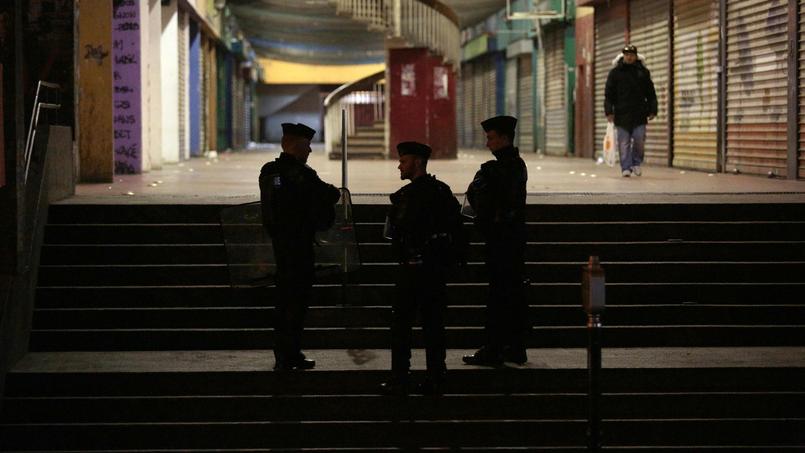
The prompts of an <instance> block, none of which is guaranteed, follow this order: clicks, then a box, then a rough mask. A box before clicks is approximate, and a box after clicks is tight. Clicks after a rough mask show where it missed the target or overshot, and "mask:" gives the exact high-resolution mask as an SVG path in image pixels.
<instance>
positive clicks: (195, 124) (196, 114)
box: [188, 21, 203, 156]
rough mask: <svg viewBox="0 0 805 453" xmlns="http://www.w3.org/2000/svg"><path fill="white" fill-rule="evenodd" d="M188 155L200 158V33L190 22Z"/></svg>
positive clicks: (195, 25)
mask: <svg viewBox="0 0 805 453" xmlns="http://www.w3.org/2000/svg"><path fill="white" fill-rule="evenodd" d="M189 77H190V80H189V81H188V87H189V90H190V99H189V101H190V155H191V156H201V154H202V153H203V150H202V149H201V108H202V107H201V102H202V99H201V33H199V30H198V24H197V23H196V22H195V21H190V71H189Z"/></svg>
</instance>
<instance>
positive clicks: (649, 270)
mask: <svg viewBox="0 0 805 453" xmlns="http://www.w3.org/2000/svg"><path fill="white" fill-rule="evenodd" d="M583 264H584V263H583V262H528V263H526V271H525V276H526V278H528V279H530V280H531V281H532V282H540V283H571V282H577V281H579V279H580V272H581V267H582V265H583ZM603 265H604V269H605V270H606V278H607V282H611V283H649V282H651V283H681V282H691V281H700V282H712V283H737V282H759V283H782V282H790V283H796V282H801V281H802V275H805V262H803V261H790V262H752V261H734V262H731V261H717V262H702V261H674V262H604V263H603ZM396 270H397V265H394V264H390V263H364V264H363V265H362V266H361V268H360V269H358V270H356V271H355V272H354V273H353V274H352V275H351V276H350V282H353V283H356V284H358V283H367V284H377V283H387V284H389V283H394V282H395V272H396ZM485 277H486V273H485V266H484V265H483V263H481V262H472V263H469V264H467V265H466V266H464V267H463V268H460V269H454V270H452V271H451V272H450V273H449V275H448V278H447V281H448V282H451V283H479V282H483V281H485V279H486V278H485ZM340 281H341V279H340V277H323V278H320V279H319V282H320V283H337V282H340ZM228 282H229V274H228V269H227V266H226V265H225V264H178V265H167V264H166V265H75V266H73V265H42V266H41V267H40V273H39V286H40V287H47V286H137V285H146V286H153V285H166V286H176V285H225V284H227V283H228Z"/></svg>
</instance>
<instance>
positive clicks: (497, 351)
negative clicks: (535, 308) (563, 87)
mask: <svg viewBox="0 0 805 453" xmlns="http://www.w3.org/2000/svg"><path fill="white" fill-rule="evenodd" d="M516 125H517V119H516V118H514V117H511V116H497V117H494V118H490V119H488V120H486V121H484V122H482V123H481V126H482V127H483V129H484V132H485V133H486V146H487V148H489V150H490V151H492V154H493V155H494V156H495V160H490V161H488V162H486V163H484V164H483V165H481V169H480V170H479V171H478V173H476V174H475V178H474V179H473V181H472V183H470V186H469V188H468V189H467V199H468V201H469V202H470V205H471V206H472V208H473V210H474V211H475V213H476V217H475V225H476V227H477V228H478V229H479V230H480V232H481V235H482V236H483V238H484V239H485V240H486V247H485V249H484V254H485V260H486V270H487V272H488V277H489V299H488V300H487V305H486V316H487V319H486V337H487V338H486V344H485V345H484V346H483V347H482V348H481V349H479V350H478V351H477V352H476V353H475V354H472V355H467V356H464V362H465V363H467V364H470V365H484V366H499V365H502V364H503V362H504V361H507V362H515V363H517V364H523V363H525V362H526V361H528V357H527V355H526V347H525V346H526V345H525V334H526V332H527V330H528V328H529V325H528V323H527V320H528V306H527V305H526V301H525V287H524V282H523V279H524V278H525V247H526V230H525V205H526V204H525V199H526V181H527V180H528V172H527V170H526V166H525V162H523V159H521V158H520V152H519V151H518V149H517V148H515V147H514V146H513V145H512V143H513V142H514V128H515V126H516Z"/></svg>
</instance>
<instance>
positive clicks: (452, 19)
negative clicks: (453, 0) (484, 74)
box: [330, 0, 461, 65]
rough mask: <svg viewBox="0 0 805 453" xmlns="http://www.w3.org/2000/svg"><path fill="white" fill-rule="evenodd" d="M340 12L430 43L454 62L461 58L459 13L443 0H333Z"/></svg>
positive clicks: (375, 27)
mask: <svg viewBox="0 0 805 453" xmlns="http://www.w3.org/2000/svg"><path fill="white" fill-rule="evenodd" d="M330 1H331V2H332V3H335V4H336V13H338V14H344V15H350V16H351V17H352V18H353V19H355V20H357V21H360V22H366V23H367V24H368V27H369V29H370V30H378V31H382V32H385V33H386V35H387V36H389V37H392V38H402V39H403V40H405V41H407V42H408V43H409V44H411V45H413V46H420V47H427V48H429V49H431V50H432V51H434V52H435V53H437V54H439V55H441V56H442V57H443V58H444V59H445V61H447V62H450V63H452V64H454V65H455V64H459V63H460V62H461V39H460V33H461V30H460V28H459V21H458V15H457V14H456V12H455V11H454V10H453V9H452V8H451V7H449V6H448V5H446V4H444V3H442V2H441V1H439V0H373V1H367V0H330Z"/></svg>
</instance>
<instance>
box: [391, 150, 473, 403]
mask: <svg viewBox="0 0 805 453" xmlns="http://www.w3.org/2000/svg"><path fill="white" fill-rule="evenodd" d="M397 151H398V153H399V155H400V165H399V166H398V167H397V168H399V170H400V179H408V180H410V181H411V182H410V183H409V184H407V185H406V186H404V187H403V188H402V189H400V190H398V191H397V192H395V193H393V194H392V195H391V197H390V198H391V208H390V209H389V217H388V223H387V226H388V228H387V231H386V236H387V237H388V238H390V239H391V240H392V249H393V253H394V255H395V258H396V259H397V261H398V263H399V267H398V269H397V295H396V299H395V301H394V305H393V313H392V324H391V337H392V339H391V343H392V345H391V371H392V380H391V381H389V382H386V383H384V384H383V388H382V391H383V393H385V394H392V395H404V394H407V393H408V391H409V376H408V370H409V368H410V366H411V363H410V361H411V327H412V325H413V323H414V319H415V318H416V314H417V311H418V312H419V313H420V316H421V319H422V328H423V331H424V336H425V350H426V362H427V371H426V378H425V381H424V383H423V384H422V385H421V386H420V390H421V392H422V393H424V394H430V395H438V394H441V392H442V385H443V382H444V376H445V371H446V366H445V340H444V312H445V309H446V305H447V301H446V298H447V295H446V291H445V279H446V273H447V271H448V269H449V268H450V266H451V265H452V264H454V263H455V262H456V261H462V260H463V250H464V243H465V239H464V235H463V229H462V221H461V206H460V205H459V203H458V200H456V197H455V196H453V192H452V191H451V190H450V187H449V186H448V185H447V184H445V183H443V182H441V181H439V180H437V179H436V178H435V177H434V176H432V175H429V174H428V173H427V165H428V158H429V157H430V154H431V149H430V147H429V146H427V145H423V144H421V143H417V142H402V143H400V144H399V145H397Z"/></svg>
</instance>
